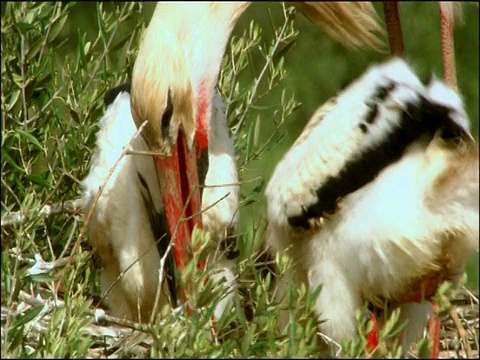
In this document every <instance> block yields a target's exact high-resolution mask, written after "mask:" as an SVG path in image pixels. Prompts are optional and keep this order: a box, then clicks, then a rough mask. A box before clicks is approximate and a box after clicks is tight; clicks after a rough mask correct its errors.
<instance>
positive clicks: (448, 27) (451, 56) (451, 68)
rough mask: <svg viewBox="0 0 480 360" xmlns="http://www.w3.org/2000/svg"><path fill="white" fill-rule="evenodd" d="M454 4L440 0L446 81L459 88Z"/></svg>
mask: <svg viewBox="0 0 480 360" xmlns="http://www.w3.org/2000/svg"><path fill="white" fill-rule="evenodd" d="M452 6H453V4H446V3H444V2H441V1H440V2H439V3H438V7H439V9H440V29H441V32H442V57H443V73H444V78H445V82H446V83H447V84H448V85H450V86H451V87H452V88H454V89H455V90H457V73H456V70H455V47H454V41H453V10H452Z"/></svg>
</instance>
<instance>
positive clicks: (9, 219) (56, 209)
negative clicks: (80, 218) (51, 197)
mask: <svg viewBox="0 0 480 360" xmlns="http://www.w3.org/2000/svg"><path fill="white" fill-rule="evenodd" d="M82 203H83V200H82V199H75V200H67V201H65V202H61V203H57V204H53V205H45V206H43V207H42V208H41V209H40V211H38V212H37V211H32V210H31V209H23V210H21V211H16V212H12V213H10V214H7V215H5V216H2V219H1V227H4V226H7V225H14V224H20V223H24V222H26V221H28V220H31V219H33V218H47V217H49V216H50V215H53V214H58V213H69V214H80V213H81V212H82V207H83V204H82Z"/></svg>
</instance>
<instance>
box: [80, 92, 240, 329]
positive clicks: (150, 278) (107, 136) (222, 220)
mask: <svg viewBox="0 0 480 360" xmlns="http://www.w3.org/2000/svg"><path fill="white" fill-rule="evenodd" d="M99 126H100V129H99V131H98V133H97V147H96V152H95V155H94V157H93V160H92V166H91V169H90V173H89V174H88V176H87V177H86V178H85V180H84V181H83V186H84V201H85V203H84V204H85V205H84V206H85V209H86V213H88V211H89V210H90V208H91V206H92V204H93V201H94V199H95V197H96V194H97V191H98V190H99V188H100V187H101V186H103V185H104V182H105V180H106V179H107V176H108V173H109V171H110V169H111V168H112V167H113V165H114V164H115V162H116V161H117V159H118V158H119V157H120V155H121V153H122V151H123V149H124V147H125V146H127V145H128V144H129V142H130V141H131V140H132V138H133V136H134V134H135V133H136V131H137V128H136V126H135V123H134V122H133V119H132V115H131V110H130V95H129V93H128V92H126V91H124V92H120V93H119V94H118V95H117V96H116V98H115V100H114V101H113V103H112V104H111V105H109V106H108V108H107V112H106V114H105V115H104V116H103V118H102V119H101V120H100V123H99ZM209 136H210V143H209V154H208V156H209V164H210V165H209V170H208V172H207V175H206V179H205V185H216V186H215V187H206V188H205V189H204V191H203V201H202V202H203V204H204V206H203V207H207V206H209V205H212V204H214V203H215V202H217V201H218V200H220V199H222V198H223V197H225V198H223V199H222V200H220V201H219V202H218V203H217V204H215V205H214V206H213V207H211V208H210V209H209V210H207V211H206V212H205V213H203V223H204V227H205V228H206V229H207V230H211V231H212V232H213V236H216V237H217V238H218V239H219V241H220V240H223V238H224V237H225V236H226V235H225V234H226V233H227V229H233V230H234V229H235V228H236V225H237V213H236V209H237V207H238V185H237V170H236V164H235V158H234V148H233V142H232V140H231V139H230V138H229V135H228V128H227V125H226V119H225V115H224V109H223V103H222V100H221V99H220V97H219V96H218V95H215V97H214V99H213V111H212V121H211V122H210V129H209ZM131 148H132V149H133V150H137V151H148V150H149V148H148V146H147V145H146V143H145V141H144V139H143V137H142V136H141V135H140V136H138V137H136V138H135V139H133V141H132V143H131ZM140 178H142V179H143V181H142V180H140ZM224 184H229V185H228V186H222V185H224ZM152 215H153V218H152ZM162 216H164V214H163V205H162V196H161V193H160V187H159V186H158V179H157V172H156V170H155V165H154V162H153V159H152V157H151V156H142V155H127V156H124V157H123V159H122V160H121V161H120V162H119V164H118V166H117V167H116V168H115V170H114V172H113V174H112V177H111V178H110V180H109V181H108V183H107V184H106V185H105V188H104V190H103V192H102V195H101V196H100V198H99V201H98V202H97V204H96V206H95V209H94V213H93V217H92V219H91V221H90V223H89V236H90V242H91V243H92V245H93V246H94V247H95V248H96V249H97V251H98V254H99V257H100V260H101V264H102V267H103V271H102V293H105V292H107V291H109V294H108V296H107V303H108V307H109V308H110V311H111V313H112V315H114V316H118V317H126V318H128V319H130V320H135V321H143V322H145V321H148V319H149V316H150V313H151V311H152V308H153V304H154V300H155V295H156V292H157V288H158V278H159V266H160V256H163V254H159V251H158V250H157V246H156V245H155V240H156V236H155V230H154V228H155V227H157V229H158V227H160V229H159V230H161V231H163V233H165V232H166V231H167V229H166V226H165V224H162V223H161V221H160V223H157V224H152V222H155V218H156V217H157V219H159V220H161V217H162ZM158 217H159V218H158ZM157 231H158V230H157ZM157 236H158V234H157ZM162 241H163V246H162V248H163V249H165V248H166V246H167V245H166V244H168V242H169V241H170V239H168V238H164V239H163V240H162ZM219 261H220V268H219V271H220V273H219V274H218V275H216V276H215V278H216V279H218V280H219V279H220V278H221V277H223V276H225V277H226V278H227V279H228V280H232V279H233V273H232V270H231V269H230V268H231V266H232V264H231V263H230V262H229V261H228V260H226V259H219ZM132 264H133V266H132ZM170 264H172V266H173V259H172V260H171V262H170ZM123 272H124V273H123ZM122 273H123V274H122ZM121 274H122V275H121ZM163 274H165V271H164V273H163ZM120 275H121V276H120ZM117 278H118V279H117ZM115 282H116V284H115V285H114V286H113V288H112V289H110V287H111V286H112V285H113V284H114V283H115ZM165 291H167V289H166V287H164V289H163V291H162V294H161V297H160V306H162V305H165V304H167V303H168V300H167V297H166V296H165V294H164V292H165ZM230 297H231V296H230ZM227 301H228V297H227V298H226V299H225V300H223V301H222V302H221V303H220V304H219V305H218V306H217V309H216V315H218V316H221V313H222V312H223V308H224V307H225V306H226V303H227Z"/></svg>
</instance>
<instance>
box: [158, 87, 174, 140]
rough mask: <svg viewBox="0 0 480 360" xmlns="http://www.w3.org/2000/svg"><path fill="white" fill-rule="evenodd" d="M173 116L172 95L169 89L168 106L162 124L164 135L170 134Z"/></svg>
mask: <svg viewBox="0 0 480 360" xmlns="http://www.w3.org/2000/svg"><path fill="white" fill-rule="evenodd" d="M172 115H173V104H172V93H171V92H170V89H168V96H167V106H166V107H165V110H164V111H163V115H162V124H161V126H162V134H167V133H168V129H169V127H170V120H171V119H172Z"/></svg>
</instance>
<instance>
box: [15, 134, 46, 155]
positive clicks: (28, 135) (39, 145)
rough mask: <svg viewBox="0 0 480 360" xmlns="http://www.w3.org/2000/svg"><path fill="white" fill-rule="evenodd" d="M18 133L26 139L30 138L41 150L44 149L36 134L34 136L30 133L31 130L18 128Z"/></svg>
mask: <svg viewBox="0 0 480 360" xmlns="http://www.w3.org/2000/svg"><path fill="white" fill-rule="evenodd" d="M17 133H18V134H19V135H20V136H21V137H23V138H25V139H26V140H28V141H29V142H31V143H32V144H33V145H35V146H36V147H38V149H39V150H41V151H43V150H44V149H43V147H42V145H41V144H40V142H39V141H38V140H37V138H36V137H35V136H33V135H32V134H30V133H29V132H27V131H25V130H22V129H17Z"/></svg>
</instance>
